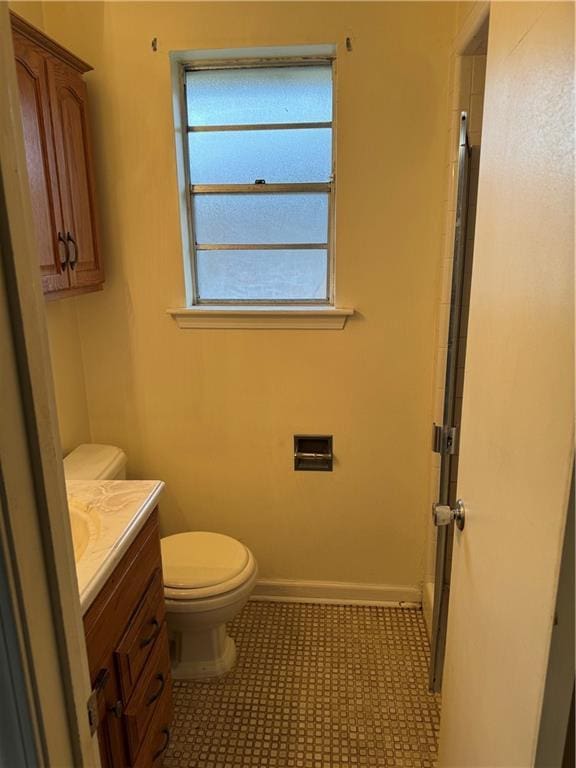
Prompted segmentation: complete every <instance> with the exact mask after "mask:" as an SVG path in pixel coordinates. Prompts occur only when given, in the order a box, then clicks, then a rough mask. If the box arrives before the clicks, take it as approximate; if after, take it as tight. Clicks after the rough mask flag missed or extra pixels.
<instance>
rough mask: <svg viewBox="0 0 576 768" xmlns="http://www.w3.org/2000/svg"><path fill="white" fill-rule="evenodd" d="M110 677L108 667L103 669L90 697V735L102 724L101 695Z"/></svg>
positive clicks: (88, 703) (88, 707)
mask: <svg viewBox="0 0 576 768" xmlns="http://www.w3.org/2000/svg"><path fill="white" fill-rule="evenodd" d="M109 679H110V672H109V671H108V670H107V669H105V668H104V669H101V670H100V671H99V672H98V674H97V675H96V679H95V680H94V687H93V688H92V692H91V693H90V696H89V697H88V701H87V703H86V708H87V710H88V725H89V726H90V735H91V736H93V735H94V734H95V733H96V731H97V730H98V726H99V725H100V706H99V695H100V693H101V692H102V690H103V689H104V687H105V685H106V683H107V682H108V680H109Z"/></svg>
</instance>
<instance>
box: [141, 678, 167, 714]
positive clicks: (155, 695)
mask: <svg viewBox="0 0 576 768" xmlns="http://www.w3.org/2000/svg"><path fill="white" fill-rule="evenodd" d="M154 679H155V680H158V682H159V683H160V687H159V688H158V690H157V691H156V693H153V694H152V696H150V698H149V699H148V701H147V702H146V704H147V705H148V706H150V704H153V703H154V702H155V701H156V699H159V698H160V696H162V691H163V690H164V686H165V685H166V678H165V677H164V675H163V674H162V672H159V673H158V674H157V675H156V677H155V678H154Z"/></svg>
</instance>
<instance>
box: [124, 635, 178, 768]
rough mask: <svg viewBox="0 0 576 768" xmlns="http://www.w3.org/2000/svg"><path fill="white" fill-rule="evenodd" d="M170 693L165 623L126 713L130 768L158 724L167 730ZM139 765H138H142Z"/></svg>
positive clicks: (152, 751) (170, 682)
mask: <svg viewBox="0 0 576 768" xmlns="http://www.w3.org/2000/svg"><path fill="white" fill-rule="evenodd" d="M171 689H172V679H171V676H170V654H169V652H168V631H167V629H166V624H165V623H163V624H162V625H161V627H160V634H159V635H158V638H157V640H156V642H155V643H154V650H153V651H152V653H151V655H150V656H149V658H148V661H147V663H146V666H145V668H144V671H143V672H142V676H141V678H140V681H139V683H138V689H137V690H136V692H135V693H134V695H133V696H132V698H131V700H130V703H129V704H128V706H127V707H126V709H125V712H124V720H125V728H126V737H127V746H128V754H129V756H130V764H131V765H134V764H135V763H137V758H138V753H139V752H140V749H141V748H142V747H143V745H144V744H145V742H146V741H148V739H147V736H148V735H149V734H150V732H154V730H155V728H156V727H157V726H158V725H159V724H161V725H162V727H164V728H166V727H168V725H167V724H168V723H169V717H170V712H167V711H166V702H168V703H170V702H171V700H172V692H171ZM160 730H161V729H160ZM158 749H159V748H157V749H156V750H154V749H151V751H150V755H151V756H153V755H154V754H155V752H157V751H158ZM137 764H138V765H139V762H138V763H137Z"/></svg>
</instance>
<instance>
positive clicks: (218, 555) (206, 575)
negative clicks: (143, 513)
mask: <svg viewBox="0 0 576 768" xmlns="http://www.w3.org/2000/svg"><path fill="white" fill-rule="evenodd" d="M160 543H161V548H162V565H163V571H164V595H165V597H166V598H167V599H169V600H183V601H194V600H198V599H201V598H208V597H213V596H216V595H221V594H224V593H226V592H230V591H232V590H235V589H236V588H238V587H240V586H241V585H242V584H244V583H245V582H246V581H248V580H249V579H250V577H251V576H252V574H253V573H254V571H255V568H256V564H255V560H254V557H253V555H252V553H251V552H250V550H249V549H248V548H247V547H245V546H244V545H243V544H241V543H240V542H239V541H236V539H233V538H231V537H230V536H225V535H223V534H221V533H210V532H208V531H192V532H189V533H178V534H176V535H174V536H167V537H166V538H163V539H162V540H161V542H160Z"/></svg>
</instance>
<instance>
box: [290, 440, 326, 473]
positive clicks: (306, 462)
mask: <svg viewBox="0 0 576 768" xmlns="http://www.w3.org/2000/svg"><path fill="white" fill-rule="evenodd" d="M333 462H334V456H333V452H332V435H294V470H295V471H297V472H332V466H333Z"/></svg>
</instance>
